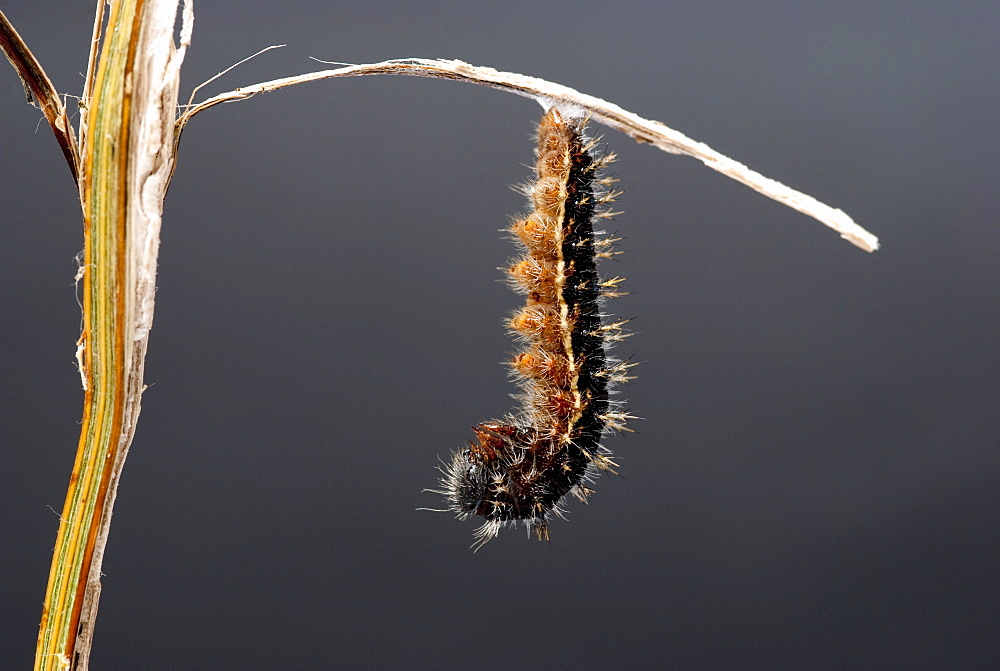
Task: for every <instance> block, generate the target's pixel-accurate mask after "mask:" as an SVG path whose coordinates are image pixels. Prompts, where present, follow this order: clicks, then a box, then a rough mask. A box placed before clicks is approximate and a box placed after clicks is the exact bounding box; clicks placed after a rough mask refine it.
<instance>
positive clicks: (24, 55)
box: [0, 11, 80, 182]
mask: <svg viewBox="0 0 1000 671" xmlns="http://www.w3.org/2000/svg"><path fill="white" fill-rule="evenodd" d="M0 49H2V50H3V52H4V55H5V56H7V60H9V61H10V64H11V65H12V66H14V70H16V71H17V76H18V77H20V78H21V84H23V85H24V94H25V96H26V97H27V99H28V103H30V104H35V103H36V102H37V104H38V106H39V107H41V108H42V114H44V115H45V120H46V121H48V122H49V126H51V128H52V132H53V133H54V134H55V136H56V142H58V143H59V147H60V148H61V149H62V152H63V156H65V157H66V162H67V163H68V164H69V169H70V171H71V172H72V173H73V181H76V182H78V181H79V179H80V153H79V150H78V149H77V146H76V138H75V137H74V136H73V127H72V126H70V124H69V117H68V116H66V108H65V106H64V105H63V104H62V100H60V99H59V92H58V91H56V87H55V86H53V85H52V81H51V80H50V79H49V76H48V75H47V74H45V70H44V69H42V64H41V63H39V62H38V59H37V58H35V55H34V54H33V53H31V50H30V49H28V45H26V44H25V43H24V40H22V39H21V36H20V35H19V34H18V33H17V31H16V30H15V29H14V26H13V25H11V22H10V21H8V20H7V17H6V16H4V13H3V12H2V11H0Z"/></svg>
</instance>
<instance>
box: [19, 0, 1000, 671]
mask: <svg viewBox="0 0 1000 671" xmlns="http://www.w3.org/2000/svg"><path fill="white" fill-rule="evenodd" d="M2 5H3V10H4V12H5V13H6V14H7V16H8V17H9V18H10V19H11V21H12V22H13V23H14V24H15V26H16V27H17V28H18V29H19V30H20V31H21V34H22V36H23V37H24V38H25V40H26V41H27V43H28V45H29V46H30V47H31V48H32V49H33V50H34V52H35V54H36V55H37V56H38V58H39V59H40V60H41V62H42V63H43V65H44V67H45V68H46V69H47V70H48V72H49V74H50V76H51V77H52V79H53V81H54V82H55V84H56V87H57V88H58V89H59V90H60V91H64V92H67V93H71V94H79V93H80V91H81V89H82V81H83V79H82V73H83V72H84V71H85V68H86V54H87V49H88V41H89V37H90V30H91V26H92V21H93V19H92V5H93V3H90V2H49V3H37V2H28V1H21V2H18V1H6V2H3V3H2ZM195 11H196V21H195V30H194V44H193V46H192V47H191V49H190V50H189V52H188V58H187V60H186V62H185V66H184V71H183V72H184V75H183V80H182V96H181V97H182V98H185V99H186V98H187V95H188V94H189V92H190V91H191V90H192V88H193V87H195V86H197V85H198V84H199V83H201V82H203V81H205V80H206V79H208V78H210V77H211V76H213V75H215V74H216V73H217V72H219V71H221V70H223V69H225V68H227V67H229V66H230V65H232V64H233V63H235V62H237V61H239V60H241V59H243V58H245V57H246V56H248V55H250V54H252V53H253V52H255V51H257V50H258V49H261V48H263V47H266V46H268V45H272V44H287V45H288V46H286V47H285V48H284V49H281V50H277V51H272V52H269V53H267V54H265V55H263V56H260V57H258V58H256V59H255V60H253V61H251V62H250V63H247V64H246V65H243V66H241V67H240V68H238V69H237V70H236V71H234V72H232V73H230V74H229V75H227V76H226V77H225V78H224V79H222V80H220V81H218V82H216V83H213V84H211V85H210V86H209V87H208V88H206V89H204V90H203V92H202V93H201V94H200V96H201V97H205V96H208V95H211V94H214V93H217V92H220V91H224V90H229V89H232V88H235V87H237V86H240V85H246V84H250V83H255V82H258V81H263V80H267V79H272V78H276V77H281V76H286V75H291V74H296V73H300V72H305V71H309V70H313V69H322V68H323V67H326V66H322V65H320V64H317V63H314V62H312V61H310V60H309V57H315V58H320V59H324V60H330V61H346V62H351V63H364V62H373V61H378V60H382V59H386V58H395V57H410V56H420V57H444V58H460V59H462V60H466V61H469V62H471V63H474V64H478V65H488V66H492V67H496V68H498V69H502V70H511V71H516V72H522V73H525V74H530V75H535V76H539V77H543V78H546V79H549V80H552V81H555V82H559V83H562V84H566V85H568V86H572V87H575V88H578V89H579V90H582V91H585V92H587V93H590V94H593V95H596V96H599V97H603V98H605V99H607V100H610V101H613V102H615V103H618V104H620V105H622V106H623V107H625V108H626V109H629V110H631V111H634V112H636V113H638V114H640V115H642V116H646V117H649V118H654V119H658V120H661V121H663V122H665V123H667V124H668V125H670V126H672V127H674V128H676V129H678V130H680V131H681V132H683V133H686V134H687V135H689V136H690V137H692V138H694V139H696V140H699V141H702V142H705V143H707V144H709V145H710V146H711V147H713V148H715V149H717V150H719V151H721V152H723V153H725V154H727V155H729V156H732V157H733V158H735V159H736V160H738V161H741V162H744V163H746V164H748V165H749V166H751V167H753V168H755V169H757V170H759V171H760V172H762V173H763V174H765V175H767V176H769V177H772V178H775V179H778V180H780V181H783V182H785V183H786V184H788V185H789V186H792V187H794V188H797V189H800V190H802V191H804V192H806V193H808V194H811V195H813V196H815V197H817V198H818V199H820V200H821V201H823V202H826V203H828V204H831V205H833V206H834V207H840V208H842V209H844V210H845V211H846V212H848V213H849V214H850V215H852V216H853V217H854V218H855V219H856V220H857V221H858V222H859V223H860V224H861V225H863V226H865V227H867V228H869V229H870V230H871V231H872V232H874V233H875V234H876V235H878V236H879V237H880V238H881V240H882V244H883V249H882V251H879V252H877V253H875V254H866V253H864V252H862V251H860V250H859V249H857V248H855V247H853V246H851V245H850V244H848V243H846V242H844V241H841V240H840V239H839V238H838V236H837V235H836V234H835V233H833V232H831V231H829V230H828V229H826V228H824V227H823V226H821V225H820V224H818V223H816V222H814V221H812V220H811V219H809V218H807V217H805V216H804V215H801V214H799V213H797V212H794V211H792V210H790V209H788V208H786V207H783V206H781V205H778V204H776V203H774V202H772V201H770V200H767V199H765V198H764V197H762V196H760V195H758V194H756V193H754V192H752V191H751V190H749V189H747V188H746V187H743V186H741V185H739V184H737V183H735V182H733V181H731V180H729V179H727V178H725V177H722V176H720V175H718V174H716V173H714V172H712V171H710V170H708V169H706V168H705V167H703V166H702V165H701V164H700V163H698V162H697V161H695V160H693V159H690V158H683V157H677V156H671V155H667V154H664V153H661V152H659V151H656V150H654V149H651V148H650V147H648V146H640V145H637V144H636V143H635V142H633V141H632V140H630V139H629V138H627V137H625V136H623V135H620V134H618V133H615V132H613V131H607V132H606V133H604V137H605V141H606V143H607V144H608V145H609V146H610V148H611V149H612V150H614V151H615V152H617V153H618V154H619V155H620V161H619V162H618V163H617V164H615V166H614V168H613V172H614V174H615V175H616V176H617V177H619V178H620V179H621V186H622V188H623V189H624V192H625V193H624V196H623V198H622V200H621V205H622V209H624V210H625V214H624V215H622V216H621V217H619V218H618V219H617V221H616V222H614V226H615V227H616V228H617V230H618V231H619V232H620V233H621V234H622V235H623V236H624V237H625V240H624V242H623V243H622V245H621V249H623V250H624V251H625V252H626V253H625V254H624V255H622V256H621V257H619V259H620V260H621V261H620V264H618V263H616V264H614V267H612V268H606V271H607V272H608V273H610V274H625V275H627V276H628V284H627V289H628V290H630V291H631V294H630V295H629V296H628V297H626V298H622V299H618V300H615V301H614V302H613V303H612V304H610V305H609V309H610V310H611V311H613V312H614V313H615V314H617V315H618V316H620V317H632V318H634V321H633V322H632V327H633V328H634V330H635V332H636V334H635V335H634V337H632V338H631V339H629V340H628V341H627V342H626V343H625V344H624V345H622V346H620V347H619V348H618V349H617V350H616V352H615V353H616V354H617V355H619V356H631V357H633V358H634V360H636V361H640V362H642V364H641V366H639V367H638V369H637V374H638V375H639V379H638V380H637V381H636V382H635V383H633V384H630V385H628V386H627V387H626V388H623V390H622V391H623V398H625V399H627V400H628V405H629V408H630V409H631V410H632V412H633V413H634V414H636V415H639V416H641V417H642V418H644V419H643V420H642V421H640V422H636V423H635V424H634V428H636V429H637V433H635V434H630V435H627V436H624V437H614V438H611V439H609V441H608V446H609V447H610V448H611V449H612V450H613V451H614V452H615V454H616V457H617V458H618V460H619V463H620V464H621V477H603V478H602V479H601V480H599V481H598V482H597V483H596V489H597V494H596V495H595V496H594V497H593V498H592V499H591V503H590V505H589V506H587V507H584V506H582V505H579V504H578V503H576V502H571V503H570V504H569V508H570V515H569V521H565V522H564V521H560V520H556V521H555V522H554V523H553V527H552V533H553V537H552V542H551V543H550V544H540V543H537V542H535V541H534V540H526V539H525V534H524V531H523V529H518V530H516V531H510V530H508V531H506V532H504V533H502V534H501V536H500V537H499V538H498V539H496V540H494V541H492V542H490V543H489V544H488V545H487V546H486V547H484V548H483V549H482V550H480V551H479V552H478V553H476V554H473V553H472V552H471V551H470V550H469V549H468V547H469V545H470V544H471V542H472V540H473V539H472V532H473V530H474V529H475V527H476V526H477V524H475V523H473V522H466V523H460V522H457V521H455V520H454V519H452V516H451V515H450V514H445V513H433V512H419V511H417V510H416V509H417V508H420V507H431V508H434V507H440V505H441V504H440V501H438V500H437V498H436V497H435V496H434V495H431V494H426V493H422V490H423V489H424V488H427V487H434V486H435V483H436V477H437V473H436V471H435V466H436V464H437V463H438V461H437V460H438V459H439V458H445V457H446V456H447V455H448V453H449V452H450V451H451V450H452V449H454V448H457V447H459V446H461V445H462V444H464V442H465V441H466V440H468V439H470V438H471V437H472V433H471V431H470V427H472V426H473V425H475V424H476V423H478V422H480V421H483V420H486V419H490V418H494V417H498V416H500V415H502V414H503V413H504V412H506V411H508V410H510V409H511V408H512V407H513V401H512V400H511V399H510V398H509V394H510V393H511V392H512V391H514V389H513V386H512V385H511V384H510V383H509V382H508V381H507V379H506V370H505V369H504V367H502V366H501V365H500V364H499V362H500V361H501V360H503V359H504V358H505V357H506V356H507V355H508V353H509V352H511V351H512V350H513V349H514V344H513V342H512V341H511V339H510V338H509V337H508V336H507V334H506V333H505V332H504V329H503V327H502V320H503V318H504V317H505V315H506V314H508V312H509V311H510V310H512V309H514V308H515V307H516V306H517V305H518V303H519V300H520V299H519V297H518V296H516V295H515V294H513V293H512V292H510V291H509V290H508V289H507V288H506V287H505V286H504V284H503V283H502V282H500V281H498V280H499V279H500V278H501V275H500V273H499V271H497V270H496V268H497V267H498V266H500V265H502V264H503V263H504V262H505V261H506V259H507V258H509V257H511V256H512V255H513V254H514V253H515V251H514V247H513V245H512V244H511V243H510V242H509V241H508V240H506V239H505V238H504V236H503V235H502V234H501V233H499V232H498V230H499V229H501V228H502V227H504V226H505V225H506V222H507V219H508V217H509V216H512V215H516V214H518V213H520V212H522V211H524V210H525V208H526V203H525V202H524V200H523V198H522V197H521V196H520V195H518V194H517V193H515V192H514V191H512V190H511V189H509V188H508V186H509V185H512V184H517V183H519V182H522V181H524V180H525V179H527V178H528V177H529V175H530V170H529V168H528V167H527V166H528V165H530V164H531V162H532V148H533V143H532V139H531V135H532V132H533V124H534V123H535V122H536V121H537V119H538V118H539V116H540V113H541V109H540V108H539V106H538V105H537V104H535V103H534V102H532V101H530V100H527V99H523V98H519V97H516V96H512V95H509V94H503V93H499V92H497V91H493V90H489V89H485V88H481V87H476V86H470V85H465V84H457V83H453V82H445V81H438V80H428V79H415V78H387V77H371V78H357V79H346V80H335V81H328V82H322V83H316V84H310V85H304V86H300V87H296V88H293V89H287V90H284V91H281V92H277V93H271V94H267V95H260V96H257V97H255V98H254V99H252V100H250V101H247V102H242V103H236V104H230V105H225V106H221V107H217V108H215V109H212V110H210V111H208V112H206V113H204V114H202V115H201V116H199V117H197V118H196V119H195V120H194V121H193V122H192V123H191V124H190V126H189V127H188V129H187V130H186V131H185V134H184V139H183V142H182V144H181V148H180V157H179V164H178V168H177V173H176V177H175V179H174V182H173V185H172V187H171V190H170V193H169V194H168V197H167V201H166V207H165V212H164V223H163V233H162V248H161V253H160V267H159V282H158V285H159V289H158V294H157V308H156V318H155V323H154V328H153V331H152V335H151V338H150V342H149V357H148V360H147V368H146V382H147V384H149V385H150V387H149V389H148V391H147V392H146V394H145V396H144V397H143V412H142V416H141V418H140V422H139V427H138V432H137V434H136V437H135V442H134V444H133V446H132V450H131V453H130V456H129V459H128V463H127V464H126V468H125V473H124V476H123V481H122V484H121V487H120V489H119V494H118V502H117V507H116V509H115V517H114V524H113V525H112V533H111V540H110V543H109V545H108V554H107V557H106V560H105V563H104V573H105V578H104V581H103V585H104V592H103V596H102V599H101V605H100V617H99V618H98V624H97V631H96V636H95V643H94V650H93V656H92V665H93V668H95V669H126V668H141V669H179V668H183V669H250V668H268V669H280V668H296V669H311V668H315V669H320V668H362V667H368V668H435V669H472V668H482V669H491V668H498V669H499V668H522V669H556V668H570V667H572V668H579V669H587V668H594V669H600V668H627V667H631V668H642V667H647V668H652V667H660V668H665V667H673V668H683V669H719V668H740V669H786V668H787V669H846V668H869V669H871V668H883V669H890V668H892V669H895V668H900V669H904V668H905V669H941V668H952V669H986V668H992V667H994V666H995V665H996V664H997V663H998V662H1000V643H998V641H997V637H996V627H997V621H998V615H1000V608H998V606H1000V595H998V587H997V577H996V568H997V564H996V562H997V556H998V551H1000V542H998V524H1000V451H998V436H1000V431H998V429H1000V420H998V413H997V410H996V408H997V403H998V400H1000V393H998V392H1000V383H998V372H1000V365H998V356H997V345H996V343H997V341H998V337H1000V319H998V314H1000V313H998V296H1000V292H998V283H1000V277H998V273H997V256H998V253H1000V227H998V226H997V221H996V219H997V212H998V211H1000V171H998V169H997V159H996V157H997V155H998V154H1000V140H998V133H997V130H996V127H997V110H998V109H1000V88H998V86H997V63H998V57H1000V11H998V6H997V4H996V3H995V2H974V1H968V2H961V3H954V2H937V3H933V2H925V3H903V2H891V3H870V2H838V3H827V2H800V3H784V2H726V3H688V2H614V3H611V2H572V3H567V2H545V3H538V2H518V1H511V2H502V3H469V2H421V3H411V2H365V3H354V2H291V3H274V2H259V1H253V2H250V1H247V2H218V1H216V2H208V1H202V2H198V3H196V6H195ZM71 107H72V106H71ZM74 109H75V108H74ZM41 118H42V117H41V114H40V112H39V111H38V110H36V109H34V108H31V107H29V106H27V105H25V104H24V95H23V93H22V90H21V86H20V83H19V81H18V79H17V77H16V75H15V74H14V72H13V70H12V69H11V68H9V67H6V66H4V67H2V68H0V160H2V166H3V168H2V170H3V172H2V175H3V179H2V180H0V203H2V206H0V320H2V324H3V328H2V329H0V351H2V356H0V510H2V511H3V512H2V519H3V521H2V524H0V574H2V575H3V578H2V580H0V604H2V607H0V631H2V634H0V639H2V643H0V667H3V668H11V669H14V668H26V667H27V666H28V665H29V664H30V662H31V659H32V655H33V650H34V642H35V636H36V634H37V626H38V624H37V623H38V618H39V615H40V606H41V601H42V597H43V595H44V591H45V582H46V577H47V573H48V569H49V561H50V558H51V550H52V546H53V543H54V540H55V534H56V527H57V514H58V511H59V510H61V507H62V503H63V496H64V494H65V488H66V484H67V481H68V478H69V473H70V470H71V466H72V462H73V458H74V452H75V448H76V442H77V434H78V428H79V418H80V410H81V403H82V393H81V390H80V381H79V375H78V373H77V371H76V368H75V365H74V352H75V341H76V339H77V336H78V334H79V329H80V311H79V307H78V306H77V300H76V297H75V291H74V284H73V278H74V274H75V273H76V268H77V266H76V263H75V261H74V256H75V255H76V254H77V252H79V251H80V250H81V248H82V244H83V242H82V232H81V225H80V214H79V206H78V204H77V201H76V196H75V193H74V189H73V185H72V182H71V179H70V175H69V171H68V170H67V168H66V166H65V164H64V162H63V158H62V155H61V153H60V152H59V150H58V148H57V145H56V143H55V142H54V140H53V138H52V135H51V132H50V131H49V129H48V128H47V127H46V125H45V123H44V122H43V121H40V120H41ZM75 121H76V120H75V119H74V123H75ZM596 130H597V131H598V132H600V129H596Z"/></svg>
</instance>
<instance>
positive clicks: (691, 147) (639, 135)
mask: <svg viewBox="0 0 1000 671" xmlns="http://www.w3.org/2000/svg"><path fill="white" fill-rule="evenodd" d="M368 75H411V76H415V77H435V78H439V79H453V80H457V81H464V82H470V83H473V84H481V85H483V86H489V87H491V88H495V89H500V90H502V91H508V92H510V93H516V94H518V95H522V96H526V97H528V98H534V99H535V100H538V101H539V102H540V103H542V104H543V105H544V106H545V107H549V106H552V105H558V106H559V107H561V108H563V109H564V110H565V111H567V112H569V113H570V114H574V113H575V114H584V113H585V114H588V115H590V117H591V118H592V119H593V120H595V121H598V122H600V123H603V124H604V125H606V126H608V127H610V128H614V129H615V130H619V131H621V132H623V133H625V134H626V135H629V136H630V137H632V138H634V139H635V140H636V141H637V142H646V143H649V144H652V145H653V146H654V147H657V148H658V149H662V150H663V151H665V152H668V153H671V154H684V155H686V156H692V157H694V158H696V159H698V160H699V161H701V162H702V163H704V164H705V165H707V166H708V167H709V168H711V169H713V170H716V171H718V172H720V173H722V174H723V175H726V176H727V177H731V178H733V179H735V180H736V181H738V182H742V183H743V184H746V185H747V186H749V187H750V188H751V189H753V190H755V191H758V192H760V193H762V194H764V195H765V196H767V197H769V198H773V199H774V200H776V201H778V202H779V203H784V204H785V205H787V206H789V207H791V208H792V209H795V210H798V211H799V212H801V213H803V214H806V215H808V216H810V217H813V218H814V219H816V220H818V221H820V222H821V223H823V224H825V225H827V226H829V227H830V228H832V229H833V230H835V231H837V232H838V233H840V237H842V238H844V239H845V240H847V241H849V242H851V243H852V244H854V245H856V246H858V247H860V248H861V249H863V250H865V251H866V252H873V251H875V250H876V249H878V247H879V243H878V238H877V237H875V236H874V235H872V234H871V233H869V232H868V231H866V230H865V229H864V228H862V227H861V226H859V225H858V224H856V223H855V222H854V220H853V219H851V217H849V216H848V215H847V214H846V213H845V212H843V211H842V210H838V209H835V208H832V207H830V206H829V205H825V204H823V203H821V202H819V201H818V200H816V199H815V198H813V197H812V196H808V195H806V194H804V193H801V192H800V191H796V190H795V189H792V188H789V187H787V186H785V185H784V184H782V183H781V182H777V181H775V180H773V179H770V178H767V177H764V176H763V175H761V174H760V173H758V172H755V171H753V170H751V169H750V168H748V167H746V166H745V165H743V164H742V163H739V162H737V161H734V160H733V159H731V158H729V157H727V156H724V155H722V154H720V153H719V152H717V151H715V150H714V149H712V148H711V147H709V146H708V145H706V144H704V143H702V142H696V141H694V140H692V139H691V138H689V137H687V136H686V135H684V134H683V133H680V132H678V131H676V130H673V129H672V128H669V127H667V126H665V125H664V124H662V123H660V122H659V121H652V120H649V119H644V118H642V117H640V116H639V115H637V114H633V113H632V112H629V111H627V110H624V109H622V108H621V107H619V106H618V105H615V104H614V103H609V102H607V101H605V100H601V99H600V98H595V97H594V96H591V95H587V94H586V93H581V92H579V91H577V90H575V89H571V88H569V87H568V86H562V85H561V84H555V83H553V82H549V81H545V80H544V79H538V78H536V77H528V76H525V75H521V74H517V73H514V72H501V71H499V70H494V69H493V68H486V67H478V66H475V65H469V64H468V63H464V62H462V61H456V60H450V61H449V60H429V59H423V58H407V59H401V60H391V61H383V62H381V63H371V64H368V65H351V66H348V67H343V68H337V69H335V70H321V71H319V72H311V73H308V74H304V75H297V76H295V77H285V78H283V79H275V80H272V81H269V82H263V83H260V84H254V85H253V86H245V87H241V88H238V89H236V90H235V91H229V92H228V93H222V94H219V95H217V96H214V97H212V98H209V99H208V100H205V101H204V102H201V103H198V104H196V105H194V106H189V107H188V109H187V110H186V111H185V112H184V113H183V114H181V116H180V117H179V118H178V120H177V125H176V133H175V143H176V142H179V141H180V136H181V133H182V132H183V130H184V126H185V125H187V123H188V121H190V120H191V118H192V117H193V116H194V115H195V114H197V113H198V112H201V111H203V110H206V109H208V108H209V107H214V106H215V105H218V104H220V103H225V102H232V101H235V100H243V99H246V98H249V97H250V96H253V95H256V94H257V93H264V92H266V91H275V90H277V89H280V88H284V87H286V86H293V85H295V84H304V83H305V82H311V81H319V80H321V79H333V78H336V77H364V76H368ZM175 149H176V148H175Z"/></svg>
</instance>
